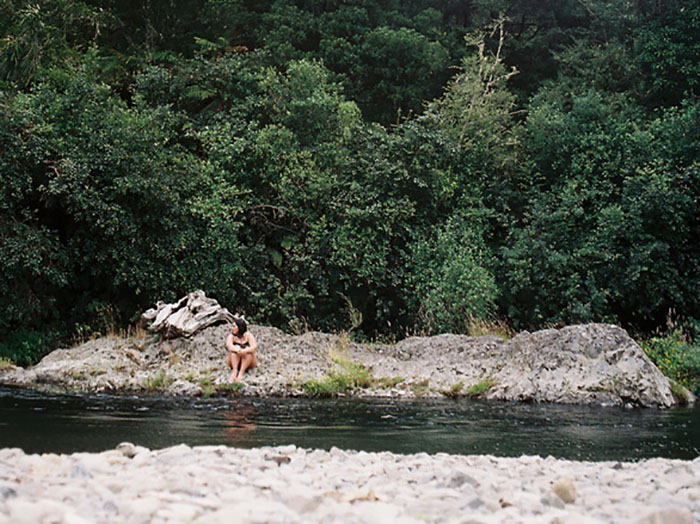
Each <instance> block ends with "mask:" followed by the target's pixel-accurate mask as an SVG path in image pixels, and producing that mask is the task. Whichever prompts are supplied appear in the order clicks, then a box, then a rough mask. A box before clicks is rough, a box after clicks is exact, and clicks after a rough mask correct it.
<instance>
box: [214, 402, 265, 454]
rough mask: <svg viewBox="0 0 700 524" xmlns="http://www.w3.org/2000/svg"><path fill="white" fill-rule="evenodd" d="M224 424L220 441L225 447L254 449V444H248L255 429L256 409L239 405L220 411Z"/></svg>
mask: <svg viewBox="0 0 700 524" xmlns="http://www.w3.org/2000/svg"><path fill="white" fill-rule="evenodd" d="M221 413H222V420H223V422H224V427H223V430H224V431H223V436H224V438H223V439H222V440H223V441H224V443H225V444H226V445H227V446H235V447H238V448H249V447H254V446H255V443H252V444H251V443H250V442H251V439H252V437H253V433H254V431H255V429H256V426H255V423H254V422H253V420H254V419H255V414H256V409H255V407H254V406H252V405H246V404H239V405H237V406H235V407H232V408H230V409H227V410H225V411H222V412H221Z"/></svg>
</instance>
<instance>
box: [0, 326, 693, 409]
mask: <svg viewBox="0 0 700 524" xmlns="http://www.w3.org/2000/svg"><path fill="white" fill-rule="evenodd" d="M250 329H251V331H252V332H253V333H254V334H255V336H256V338H257V340H258V342H259V346H260V347H259V350H258V352H257V354H258V360H259V366H258V367H257V368H255V369H253V370H251V371H250V372H249V373H248V374H246V380H245V383H234V384H229V383H228V377H229V370H228V369H227V368H226V366H225V363H224V358H225V355H226V353H225V349H224V345H223V342H224V339H225V336H226V334H227V333H228V328H227V327H226V326H225V325H219V326H211V327H207V328H206V329H203V330H201V331H198V332H197V333H196V334H194V336H192V337H190V338H185V337H178V338H173V339H160V338H159V337H157V336H153V335H147V336H143V337H131V338H119V337H108V338H101V339H98V340H93V341H89V342H87V343H85V344H83V345H80V346H78V347H74V348H71V349H59V350H56V351H54V352H52V353H51V354H49V355H48V356H46V357H45V358H44V359H43V360H42V361H41V362H40V363H39V364H38V365H37V366H35V367H33V368H31V369H28V370H25V369H20V368H14V367H9V368H6V369H4V370H1V371H0V384H4V385H12V386H22V387H30V388H34V389H49V390H51V389H53V390H60V391H74V392H111V393H137V394H148V393H150V392H158V393H159V394H163V393H165V394H170V395H188V396H202V395H203V396H209V395H251V396H294V395H310V396H314V395H335V394H341V395H350V394H352V395H358V396H366V397H371V396H391V397H407V398H412V397H420V396H428V397H431V396H432V397H438V396H443V395H444V396H449V397H460V396H468V397H476V396H480V397H482V398H486V399H492V400H515V401H529V402H560V403H579V404H595V405H630V406H647V407H662V408H667V407H671V406H673V405H675V404H676V403H678V402H680V401H683V400H687V399H690V400H691V401H692V395H690V394H689V393H687V392H685V391H683V390H682V388H677V387H676V388H674V389H673V390H672V388H671V385H670V384H669V381H668V379H666V378H665V377H664V376H663V375H662V374H661V372H660V371H659V370H658V369H657V368H656V366H654V364H653V363H652V362H651V361H650V360H649V358H648V357H647V356H646V355H645V354H644V352H643V351H642V349H641V348H640V347H639V346H638V345H637V344H636V343H635V342H634V341H633V340H632V339H631V338H630V337H629V336H628V334H627V333H626V332H625V331H624V330H623V329H621V328H619V327H616V326H610V325H603V324H587V325H580V326H569V327H566V328H563V329H548V330H544V331H538V332H535V333H527V332H523V333H520V334H519V335H518V336H516V337H514V338H512V339H510V340H502V339H500V338H497V337H493V336H489V337H476V338H475V337H467V336H458V335H439V336H434V337H411V338H407V339H405V340H402V341H401V342H399V343H397V344H395V345H385V344H357V343H354V342H352V341H351V340H350V338H349V337H348V336H347V335H340V336H338V335H330V334H324V333H317V332H309V333H305V334H302V335H298V336H293V335H288V334H285V333H283V332H282V331H280V330H279V329H275V328H271V327H264V326H256V325H252V326H251V327H250Z"/></svg>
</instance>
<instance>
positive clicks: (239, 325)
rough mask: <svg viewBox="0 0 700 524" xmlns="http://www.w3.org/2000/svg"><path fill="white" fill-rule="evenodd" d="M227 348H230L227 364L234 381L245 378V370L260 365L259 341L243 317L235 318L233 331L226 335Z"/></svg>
mask: <svg viewBox="0 0 700 524" xmlns="http://www.w3.org/2000/svg"><path fill="white" fill-rule="evenodd" d="M226 349H227V350H228V357H226V364H228V367H230V368H231V369H232V372H231V381H232V382H233V381H234V380H243V373H245V370H246V369H248V368H251V367H254V366H257V365H258V361H257V359H256V358H255V350H256V349H258V343H257V342H256V341H255V337H254V336H253V334H252V333H251V332H250V331H248V326H247V324H246V322H245V320H243V319H242V318H234V319H233V324H231V333H229V335H228V336H227V337H226Z"/></svg>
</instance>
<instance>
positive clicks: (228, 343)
mask: <svg viewBox="0 0 700 524" xmlns="http://www.w3.org/2000/svg"><path fill="white" fill-rule="evenodd" d="M226 349H228V350H229V352H234V353H239V352H240V350H241V346H239V345H238V344H234V343H233V335H231V334H229V336H227V337H226Z"/></svg>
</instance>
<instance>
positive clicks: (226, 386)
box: [216, 382, 245, 396]
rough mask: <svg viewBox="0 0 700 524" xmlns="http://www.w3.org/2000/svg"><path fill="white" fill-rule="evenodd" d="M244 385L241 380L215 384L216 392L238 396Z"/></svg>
mask: <svg viewBox="0 0 700 524" xmlns="http://www.w3.org/2000/svg"><path fill="white" fill-rule="evenodd" d="M244 386H245V384H243V382H225V383H223V384H219V385H218V386H216V392H217V393H219V394H221V395H227V396H238V395H240V393H241V390H242V389H243V387H244Z"/></svg>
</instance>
